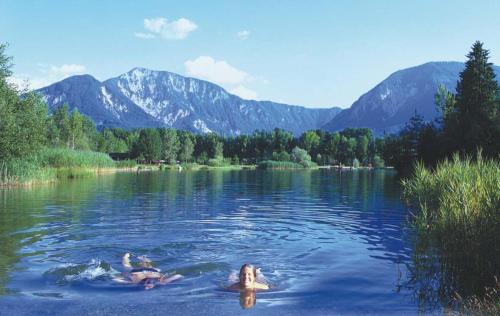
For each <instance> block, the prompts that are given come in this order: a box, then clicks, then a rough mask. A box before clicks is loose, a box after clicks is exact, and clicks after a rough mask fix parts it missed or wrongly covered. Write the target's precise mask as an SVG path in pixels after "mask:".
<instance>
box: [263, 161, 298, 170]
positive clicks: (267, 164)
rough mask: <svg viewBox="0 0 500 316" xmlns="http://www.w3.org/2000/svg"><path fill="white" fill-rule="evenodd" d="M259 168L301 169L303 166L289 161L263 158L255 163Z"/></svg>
mask: <svg viewBox="0 0 500 316" xmlns="http://www.w3.org/2000/svg"><path fill="white" fill-rule="evenodd" d="M257 168H259V169H302V168H304V166H302V165H301V164H298V163H295V162H291V161H274V160H263V161H261V162H259V163H258V164H257Z"/></svg>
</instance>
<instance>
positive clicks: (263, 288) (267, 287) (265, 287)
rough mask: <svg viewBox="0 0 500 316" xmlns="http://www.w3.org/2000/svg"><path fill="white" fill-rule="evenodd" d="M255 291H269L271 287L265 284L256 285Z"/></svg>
mask: <svg viewBox="0 0 500 316" xmlns="http://www.w3.org/2000/svg"><path fill="white" fill-rule="evenodd" d="M255 289H256V290H269V285H267V284H265V283H257V282H256V283H255Z"/></svg>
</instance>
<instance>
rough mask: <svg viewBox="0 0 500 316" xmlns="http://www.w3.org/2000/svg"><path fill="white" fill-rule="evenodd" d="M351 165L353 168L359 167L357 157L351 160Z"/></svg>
mask: <svg viewBox="0 0 500 316" xmlns="http://www.w3.org/2000/svg"><path fill="white" fill-rule="evenodd" d="M352 166H353V167H354V168H359V160H358V159H357V158H354V159H353V161H352Z"/></svg>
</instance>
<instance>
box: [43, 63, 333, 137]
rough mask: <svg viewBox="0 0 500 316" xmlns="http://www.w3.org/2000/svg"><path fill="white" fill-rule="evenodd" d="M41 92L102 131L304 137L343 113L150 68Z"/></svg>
mask: <svg viewBox="0 0 500 316" xmlns="http://www.w3.org/2000/svg"><path fill="white" fill-rule="evenodd" d="M38 92H39V93H41V94H42V95H43V97H44V99H45V101H46V102H47V104H48V105H49V109H50V110H53V109H54V108H57V107H59V106H61V105H62V104H64V103H67V104H68V105H69V108H70V109H73V108H77V109H78V110H79V111H80V112H81V113H83V114H85V115H87V116H89V117H90V118H92V119H93V120H94V122H95V123H96V125H97V127H98V128H102V127H122V128H126V129H130V128H138V127H172V128H176V129H183V130H189V131H192V132H195V133H209V132H216V133H219V134H222V135H239V134H250V133H252V132H254V131H255V130H256V129H263V130H272V129H274V128H283V129H285V130H289V131H291V132H293V133H294V134H295V135H298V134H300V133H302V132H303V131H305V130H309V129H316V128H318V127H320V126H323V125H325V124H326V123H328V122H329V121H330V120H331V119H332V118H333V117H335V115H336V114H338V113H339V112H340V111H341V109H340V108H330V109H311V108H306V107H302V106H293V105H287V104H281V103H275V102H270V101H253V100H244V99H242V98H240V97H238V96H236V95H233V94H230V93H228V92H227V91H226V90H224V89H223V88H222V87H220V86H218V85H216V84H213V83H210V82H208V81H204V80H199V79H194V78H188V77H184V76H181V75H178V74H174V73H171V72H166V71H153V70H149V69H144V68H134V69H132V70H131V71H129V72H127V73H125V74H123V75H120V76H118V77H116V78H111V79H108V80H106V81H103V82H100V81H98V80H97V79H95V78H94V77H92V76H90V75H79V76H72V77H69V78H67V79H65V80H62V81H60V82H56V83H54V84H52V85H50V86H48V87H45V88H42V89H39V90H38Z"/></svg>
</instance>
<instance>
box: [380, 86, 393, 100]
mask: <svg viewBox="0 0 500 316" xmlns="http://www.w3.org/2000/svg"><path fill="white" fill-rule="evenodd" d="M390 94H391V90H389V88H387V87H386V88H385V92H382V93H381V94H380V100H385V99H386V98H387V97H388V96H389V95H390Z"/></svg>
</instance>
